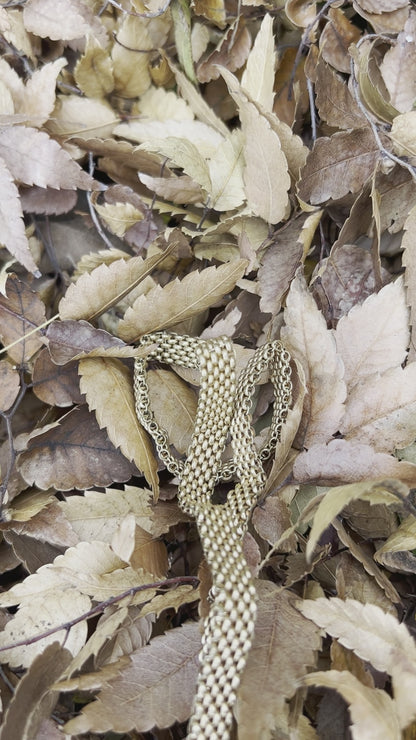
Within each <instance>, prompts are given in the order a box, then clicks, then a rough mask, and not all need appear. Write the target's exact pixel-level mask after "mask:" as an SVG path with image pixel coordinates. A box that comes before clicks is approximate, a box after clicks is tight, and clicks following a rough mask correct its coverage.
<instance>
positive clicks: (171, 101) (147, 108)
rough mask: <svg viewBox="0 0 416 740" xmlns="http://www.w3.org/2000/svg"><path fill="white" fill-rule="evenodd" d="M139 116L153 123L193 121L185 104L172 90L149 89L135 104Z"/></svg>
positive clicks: (192, 116) (190, 111) (190, 110)
mask: <svg viewBox="0 0 416 740" xmlns="http://www.w3.org/2000/svg"><path fill="white" fill-rule="evenodd" d="M137 106H138V110H139V112H140V115H141V116H143V117H146V118H148V119H151V120H154V121H169V120H171V121H193V120H194V118H195V116H194V113H193V112H192V109H191V108H190V106H189V105H188V104H187V102H186V101H185V100H184V99H183V98H180V97H179V95H177V94H176V92H174V91H173V90H166V89H165V88H164V87H149V89H148V90H147V91H146V92H145V93H144V95H142V96H141V98H140V101H139V102H138V104H137Z"/></svg>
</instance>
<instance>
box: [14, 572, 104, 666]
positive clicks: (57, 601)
mask: <svg viewBox="0 0 416 740" xmlns="http://www.w3.org/2000/svg"><path fill="white" fill-rule="evenodd" d="M90 607H91V601H90V599H89V598H88V596H87V595H86V594H81V593H80V592H79V591H77V590H75V589H70V590H66V591H64V590H63V589H60V588H59V584H58V583H55V587H51V588H50V589H47V591H45V592H43V593H36V592H34V593H32V595H31V597H30V599H29V600H27V601H24V602H23V604H22V605H21V606H20V608H19V609H18V611H17V613H16V616H15V617H13V619H11V620H10V621H9V622H8V623H7V624H6V626H5V628H4V629H3V630H2V632H1V633H0V647H6V645H12V644H13V643H15V642H20V641H21V640H25V641H26V642H27V644H25V645H22V646H20V647H15V648H10V649H9V650H5V651H3V652H2V660H3V661H4V662H6V663H10V665H11V666H16V667H17V666H23V667H24V668H27V667H28V666H29V665H30V664H31V663H32V662H33V660H34V659H35V658H36V656H37V655H40V654H41V653H42V652H43V651H44V650H45V647H46V646H47V645H51V644H52V643H54V642H56V641H58V642H60V643H61V644H63V643H65V647H66V648H67V650H69V651H70V652H71V653H72V655H76V654H77V652H78V651H79V650H80V649H81V648H82V646H83V644H84V642H85V640H86V637H87V623H86V622H85V621H82V622H79V623H78V624H76V625H74V627H72V628H71V630H70V631H69V633H68V632H67V631H66V630H65V629H62V630H59V631H57V632H54V633H53V634H52V635H49V637H44V638H43V639H42V640H38V641H37V642H34V643H32V644H30V642H29V641H30V638H31V637H33V636H35V635H38V634H40V633H42V632H45V631H46V630H48V629H51V628H52V627H58V626H59V625H62V624H65V623H66V622H69V621H70V620H71V619H75V618H76V617H78V616H80V615H81V614H85V612H87V611H88V609H89V608H90Z"/></svg>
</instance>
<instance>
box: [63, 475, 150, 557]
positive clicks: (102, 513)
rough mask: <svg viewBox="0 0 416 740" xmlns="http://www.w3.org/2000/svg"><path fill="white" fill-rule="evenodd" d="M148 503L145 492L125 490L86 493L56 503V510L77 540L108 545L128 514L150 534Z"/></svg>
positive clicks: (132, 487)
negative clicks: (62, 516) (58, 510)
mask: <svg viewBox="0 0 416 740" xmlns="http://www.w3.org/2000/svg"><path fill="white" fill-rule="evenodd" d="M151 500H152V493H151V491H149V490H148V489H145V488H136V487H134V486H125V487H124V490H122V491H116V490H114V489H108V490H107V491H106V492H105V493H104V492H102V491H86V492H85V493H84V495H83V496H70V497H69V498H68V499H67V500H66V501H60V502H58V506H59V508H60V509H61V511H62V512H63V513H64V515H65V518H66V519H67V520H68V521H69V522H70V524H71V527H72V529H73V530H74V531H75V532H76V533H77V535H78V537H79V539H80V540H82V541H86V542H93V541H94V540H100V541H101V542H109V543H110V542H111V540H112V538H113V536H114V533H115V532H116V530H117V528H118V526H119V525H120V524H121V522H122V521H123V519H125V517H126V516H127V515H128V514H130V513H132V514H134V516H135V521H136V523H137V524H139V525H140V526H141V527H142V528H143V529H145V530H146V531H148V532H152V530H153V522H152V518H153V512H152V508H151V502H152V501H151ZM158 506H159V507H160V504H158Z"/></svg>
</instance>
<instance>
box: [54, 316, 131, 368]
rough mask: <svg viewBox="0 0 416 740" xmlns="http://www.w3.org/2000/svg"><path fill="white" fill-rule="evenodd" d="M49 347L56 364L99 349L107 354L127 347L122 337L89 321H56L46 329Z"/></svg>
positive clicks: (62, 363) (64, 362)
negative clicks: (98, 327)
mask: <svg viewBox="0 0 416 740" xmlns="http://www.w3.org/2000/svg"><path fill="white" fill-rule="evenodd" d="M46 336H47V339H48V349H49V353H50V355H51V358H52V361H53V362H54V363H55V364H56V365H65V364H66V363H67V362H71V360H74V358H77V357H79V356H80V355H81V356H84V357H85V356H87V355H88V354H89V353H92V352H94V351H97V350H101V351H102V354H104V355H105V353H106V352H107V351H111V350H114V351H118V350H120V351H122V350H125V349H127V347H126V345H125V344H124V342H122V341H121V339H117V337H114V336H113V335H112V334H109V333H108V332H107V331H104V329H96V328H95V327H94V326H92V325H91V324H89V323H88V322H87V321H73V320H71V319H68V321H54V322H53V323H52V324H50V325H49V326H48V329H47V331H46Z"/></svg>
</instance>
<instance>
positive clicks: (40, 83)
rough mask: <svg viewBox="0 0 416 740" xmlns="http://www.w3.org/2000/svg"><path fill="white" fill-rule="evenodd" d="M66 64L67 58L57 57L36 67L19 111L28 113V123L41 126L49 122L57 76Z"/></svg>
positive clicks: (53, 103) (26, 86)
mask: <svg viewBox="0 0 416 740" xmlns="http://www.w3.org/2000/svg"><path fill="white" fill-rule="evenodd" d="M66 64H67V61H66V59H63V58H61V59H56V60H55V61H54V62H49V63H48V64H45V65H44V66H43V67H41V68H40V69H36V70H35V71H34V73H33V74H32V76H31V77H29V79H28V81H27V83H26V85H25V90H24V95H23V100H22V103H21V106H19V109H18V111H19V113H25V114H26V116H27V120H26V121H25V123H26V124H27V125H29V126H30V125H33V126H36V127H40V126H42V125H43V124H44V123H46V122H47V120H48V118H49V116H50V115H51V113H52V111H53V108H54V105H55V96H56V81H57V77H58V75H59V73H60V72H61V70H62V69H63V67H65V66H66Z"/></svg>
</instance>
